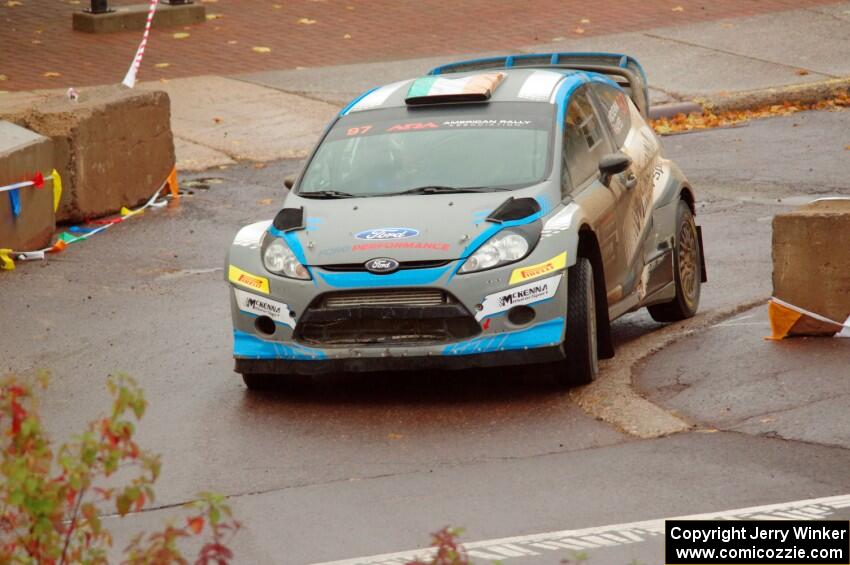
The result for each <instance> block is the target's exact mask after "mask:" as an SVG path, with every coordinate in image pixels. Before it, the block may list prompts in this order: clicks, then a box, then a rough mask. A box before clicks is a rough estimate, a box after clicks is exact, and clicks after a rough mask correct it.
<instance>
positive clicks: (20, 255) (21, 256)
mask: <svg viewBox="0 0 850 565" xmlns="http://www.w3.org/2000/svg"><path fill="white" fill-rule="evenodd" d="M167 184H168V181H167V180H166V181H165V182H163V183H162V186H160V187H159V190H157V191H156V192H155V193H154V195H153V196H151V197H150V199H148V201H147V202H145V204H144V205H143V206H140V207H139V208H136V209H135V210H132V211H131V212H130V213H129V214H126V215H124V216H122V217H121V221H123V220H126V219H127V218H129V217H131V216H135V215H136V214H140V213H142V212H143V211H144V210H145V209H146V208H151V207H153V208H161V207H163V206H166V205H168V202H167V200H166V201H157V199H158V198H159V195H160V193H161V192H162V190H163V189H164V188H165V187H166V185H167ZM165 198H168V196H166V197H165ZM116 223H120V222H115V223H110V224H104V225H102V226H100V227H99V228H96V229H93V230H92V231H90V232H88V233H84V234H83V235H79V236H77V237H74V238H71V239H68V240H66V241H65V243H66V244H71V243H75V242H77V241H83V240H86V239H88V238H90V237H91V236H93V235H94V234H96V233H100V232H102V231H104V230H107V229H109V228H111V227H112V226H114V225H115V224H116ZM53 247H54V246H53V245H51V246H50V247H45V248H44V249H39V250H37V251H11V252H10V253H9V256H10V257H14V258H15V259H16V260H18V261H34V260H43V259H44V258H45V253H48V252H49V251H50V250H52V249H53Z"/></svg>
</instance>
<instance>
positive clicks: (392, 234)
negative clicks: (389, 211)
mask: <svg viewBox="0 0 850 565" xmlns="http://www.w3.org/2000/svg"><path fill="white" fill-rule="evenodd" d="M417 235H419V230H414V229H411V228H378V229H374V230H366V231H362V232H359V233H356V234H354V237H356V238H357V239H365V240H367V241H386V240H393V239H407V238H408V237H416V236H417Z"/></svg>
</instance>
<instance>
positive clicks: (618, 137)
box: [593, 84, 632, 148]
mask: <svg viewBox="0 0 850 565" xmlns="http://www.w3.org/2000/svg"><path fill="white" fill-rule="evenodd" d="M593 89H594V92H596V96H597V98H599V102H600V103H601V106H602V113H603V114H605V119H606V120H607V121H608V125H609V126H610V127H611V133H612V134H613V135H614V142H615V143H616V144H617V147H618V148H619V147H622V146H623V144H624V143H625V142H626V136H628V135H629V130H630V129H631V127H632V124H631V118H630V117H629V101H628V99H627V98H626V95H625V94H624V93H623V92H622V91H620V90H618V89H616V88H614V87H613V86H608V85H606V84H594V85H593Z"/></svg>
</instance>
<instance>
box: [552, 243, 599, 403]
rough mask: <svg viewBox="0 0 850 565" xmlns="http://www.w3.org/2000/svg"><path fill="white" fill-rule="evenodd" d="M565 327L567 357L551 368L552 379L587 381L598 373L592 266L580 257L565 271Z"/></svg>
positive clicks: (574, 382) (567, 384)
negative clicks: (552, 371) (566, 293)
mask: <svg viewBox="0 0 850 565" xmlns="http://www.w3.org/2000/svg"><path fill="white" fill-rule="evenodd" d="M567 291H568V297H567V331H566V334H565V336H564V349H565V351H566V356H567V358H566V359H565V360H564V361H561V362H560V363H557V364H556V365H555V366H554V367H553V369H554V374H553V376H554V378H555V382H556V383H557V384H558V385H560V386H563V387H574V386H580V385H586V384H588V383H590V382H592V381H593V380H594V379H595V378H596V375H597V374H598V373H599V353H598V347H597V341H596V299H595V291H594V286H593V266H592V265H591V263H590V261H589V260H587V259H585V258H583V257H579V259H578V261H577V262H576V264H575V265H573V266H572V267H570V268H569V270H568V271H567Z"/></svg>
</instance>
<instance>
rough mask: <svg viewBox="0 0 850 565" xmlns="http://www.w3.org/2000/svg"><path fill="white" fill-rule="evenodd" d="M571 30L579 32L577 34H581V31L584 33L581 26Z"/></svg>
mask: <svg viewBox="0 0 850 565" xmlns="http://www.w3.org/2000/svg"><path fill="white" fill-rule="evenodd" d="M573 31H574V32H575V33H577V34H579V35H581V34H583V33H584V29H583V28H580V27H577V28H575V29H574V30H573Z"/></svg>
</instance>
